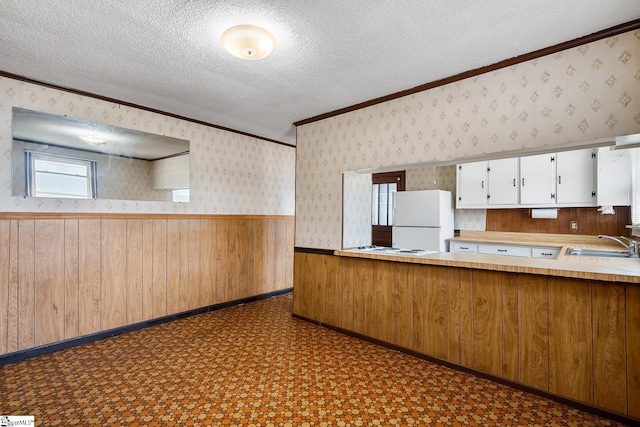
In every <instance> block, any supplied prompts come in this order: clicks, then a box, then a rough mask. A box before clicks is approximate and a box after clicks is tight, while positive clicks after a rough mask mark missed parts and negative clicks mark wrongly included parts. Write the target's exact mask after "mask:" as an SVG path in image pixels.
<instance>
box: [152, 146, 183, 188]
mask: <svg viewBox="0 0 640 427" xmlns="http://www.w3.org/2000/svg"><path fill="white" fill-rule="evenodd" d="M152 174H153V188H188V187H189V155H188V154H185V155H182V156H176V157H169V158H168V159H161V160H156V161H155V162H153V170H152Z"/></svg>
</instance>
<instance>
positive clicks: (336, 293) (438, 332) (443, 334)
mask: <svg viewBox="0 0 640 427" xmlns="http://www.w3.org/2000/svg"><path fill="white" fill-rule="evenodd" d="M293 312H294V314H295V315H298V316H301V317H303V318H306V319H310V320H313V321H317V322H320V323H322V324H326V325H330V326H335V327H337V328H339V329H341V330H346V331H350V332H354V333H356V334H359V335H364V336H367V337H371V338H373V339H375V340H379V341H382V342H384V343H388V344H390V345H393V346H397V347H400V348H403V349H407V350H409V351H411V352H417V353H419V354H423V355H426V356H429V357H433V358H436V359H439V360H442V361H444V362H443V363H451V364H455V365H458V366H462V367H465V368H470V369H472V370H474V371H476V372H482V373H487V374H489V375H491V376H492V377H494V378H499V379H504V380H507V381H511V382H513V383H518V384H522V385H524V386H527V387H531V388H533V389H537V390H540V391H541V392H544V393H549V394H551V395H553V396H559V397H561V398H565V399H569V400H570V401H573V402H580V403H583V404H586V405H589V406H590V407H593V408H602V409H604V410H607V411H610V412H611V413H617V414H623V415H625V416H628V417H632V418H633V419H634V420H635V419H639V420H640V405H639V404H638V402H640V285H638V284H632V283H613V282H602V281H596V280H582V279H572V278H564V277H552V276H542V275H534V274H524V273H522V274H520V273H508V272H497V271H489V270H479V269H472V268H457V267H443V266H434V265H423V264H411V263H401V262H394V261H381V260H372V259H364V258H349V257H340V256H332V255H318V254H311V253H300V252H296V253H295V266H294V300H293Z"/></svg>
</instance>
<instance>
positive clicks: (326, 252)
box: [294, 246, 334, 255]
mask: <svg viewBox="0 0 640 427" xmlns="http://www.w3.org/2000/svg"><path fill="white" fill-rule="evenodd" d="M294 252H300V253H304V254H317V255H333V254H334V250H333V249H317V248H303V247H300V246H296V247H295V248H294Z"/></svg>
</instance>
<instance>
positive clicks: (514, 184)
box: [513, 178, 524, 187]
mask: <svg viewBox="0 0 640 427" xmlns="http://www.w3.org/2000/svg"><path fill="white" fill-rule="evenodd" d="M523 181H524V179H523ZM513 186H514V187H515V186H516V179H515V178H513Z"/></svg>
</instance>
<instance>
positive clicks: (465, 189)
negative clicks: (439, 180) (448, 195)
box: [456, 161, 488, 209]
mask: <svg viewBox="0 0 640 427" xmlns="http://www.w3.org/2000/svg"><path fill="white" fill-rule="evenodd" d="M456 182H457V188H456V208H458V209H461V208H478V207H484V205H485V203H486V201H487V188H488V187H487V186H488V183H487V162H486V161H483V162H474V163H464V164H461V165H458V166H457V168H456Z"/></svg>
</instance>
